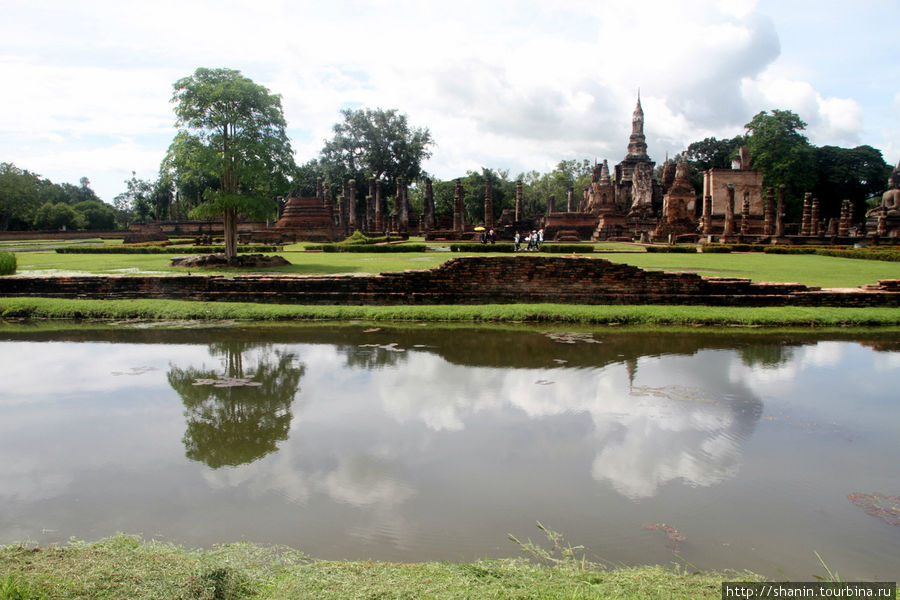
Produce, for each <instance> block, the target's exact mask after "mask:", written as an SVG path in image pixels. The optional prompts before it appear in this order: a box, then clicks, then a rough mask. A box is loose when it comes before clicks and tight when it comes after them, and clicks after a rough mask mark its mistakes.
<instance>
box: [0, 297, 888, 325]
mask: <svg viewBox="0 0 900 600" xmlns="http://www.w3.org/2000/svg"><path fill="white" fill-rule="evenodd" d="M0 318H4V319H108V320H109V319H111V320H127V319H154V320H185V319H190V320H194V319H203V320H249V321H291V320H324V319H330V320H364V321H432V322H438V321H453V322H470V323H481V322H560V323H581V324H597V325H607V324H616V325H673V326H674V325H680V326H699V325H727V326H745V327H754V326H755V327H848V326H900V308H836V307H815V308H810V307H791V306H771V307H747V308H733V307H716V306H654V305H641V306H636V305H626V306H610V305H602V306H586V305H568V304H490V305H475V306H456V305H454V306H301V305H293V304H255V303H243V302H189V301H182V300H78V299H51V298H0Z"/></svg>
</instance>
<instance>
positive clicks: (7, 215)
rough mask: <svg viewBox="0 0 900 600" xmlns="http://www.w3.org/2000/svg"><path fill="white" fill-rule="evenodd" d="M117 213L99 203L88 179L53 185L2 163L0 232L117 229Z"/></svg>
mask: <svg viewBox="0 0 900 600" xmlns="http://www.w3.org/2000/svg"><path fill="white" fill-rule="evenodd" d="M117 216H118V215H117V214H116V210H115V209H114V208H113V207H112V206H110V205H109V204H107V203H105V202H103V201H102V200H100V198H98V197H97V194H95V193H94V190H92V189H91V184H90V181H89V180H88V178H87V177H82V178H81V180H80V181H79V185H77V186H76V185H72V184H70V183H53V182H52V181H50V180H49V179H46V178H44V177H41V176H40V175H38V174H37V173H33V172H31V171H28V170H26V169H20V168H19V167H17V166H16V165H14V164H12V163H0V231H6V230H8V229H12V230H48V229H49V230H60V229H73V230H74V229H95V230H101V229H115V228H116V226H117Z"/></svg>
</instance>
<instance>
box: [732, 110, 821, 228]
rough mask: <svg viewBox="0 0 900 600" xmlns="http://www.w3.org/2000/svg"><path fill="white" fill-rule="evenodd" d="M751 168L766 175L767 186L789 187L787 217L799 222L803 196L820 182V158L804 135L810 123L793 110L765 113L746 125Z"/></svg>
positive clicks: (765, 183) (787, 188)
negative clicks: (818, 164)
mask: <svg viewBox="0 0 900 600" xmlns="http://www.w3.org/2000/svg"><path fill="white" fill-rule="evenodd" d="M744 128H745V129H746V130H747V134H748V136H747V146H748V149H749V150H750V164H751V166H752V167H753V168H754V169H759V170H761V171H762V172H763V185H764V186H766V187H770V186H771V187H777V186H779V185H781V184H784V185H785V186H786V189H785V191H786V195H787V202H788V206H787V213H788V216H789V218H790V219H792V220H796V219H799V216H800V210H801V206H802V199H803V195H804V194H805V193H806V192H810V191H812V187H813V185H814V184H815V182H816V154H815V150H814V148H813V146H812V145H810V143H809V140H808V139H807V138H806V136H805V135H803V133H802V131H803V130H804V129H806V123H805V122H804V121H803V120H801V119H800V117H799V116H798V115H797V114H796V113H794V112H791V111H789V110H778V109H775V110H772V111H770V112H766V111H762V112H760V113H758V114H757V115H756V116H755V117H753V119H752V120H751V121H750V122H749V123H747V124H746V125H744Z"/></svg>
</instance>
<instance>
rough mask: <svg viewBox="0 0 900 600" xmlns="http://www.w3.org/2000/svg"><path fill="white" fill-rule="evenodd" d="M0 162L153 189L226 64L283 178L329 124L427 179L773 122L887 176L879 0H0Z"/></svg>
mask: <svg viewBox="0 0 900 600" xmlns="http://www.w3.org/2000/svg"><path fill="white" fill-rule="evenodd" d="M0 14H2V15H3V18H2V20H0V81H3V82H4V85H3V91H2V93H0V103H2V104H0V106H2V110H0V162H11V163H14V164H15V165H16V166H17V167H19V168H22V169H28V170H29V171H32V172H36V173H39V174H41V175H42V176H44V177H46V178H49V179H50V180H52V181H53V182H55V183H64V182H69V183H73V184H77V183H78V181H79V179H80V178H81V177H87V178H88V179H89V180H90V182H91V187H92V188H93V189H94V191H95V192H97V194H98V195H99V196H100V197H101V198H102V199H103V200H105V201H107V202H112V200H113V198H114V197H115V196H116V195H117V194H119V193H121V192H123V191H125V183H124V181H125V180H126V179H129V178H130V177H131V173H132V171H134V172H135V173H136V175H137V177H139V178H142V179H150V180H153V179H155V178H156V177H157V174H158V170H159V164H160V162H161V161H162V159H163V157H164V156H165V153H166V149H167V148H168V146H169V144H170V143H171V141H172V138H173V137H174V134H175V126H174V125H175V117H174V112H173V106H172V104H171V101H170V100H171V97H172V85H173V83H174V82H175V81H177V80H178V79H180V78H182V77H187V76H190V75H191V74H192V73H193V72H194V71H195V70H196V69H197V68H199V67H206V68H219V67H225V68H230V69H238V70H240V71H241V72H242V73H243V74H244V75H245V76H247V77H249V78H251V79H252V80H253V81H255V82H256V83H258V84H261V85H263V86H265V87H266V88H268V89H269V90H270V91H271V92H272V93H276V94H280V95H281V97H282V105H283V109H284V115H285V119H286V120H287V124H288V129H287V133H288V136H289V138H290V140H291V144H292V147H293V149H294V153H295V156H296V160H297V162H298V164H302V163H305V162H307V161H309V160H311V159H314V158H316V157H317V156H318V154H319V151H320V150H321V149H322V146H323V145H324V142H325V140H327V139H329V138H330V137H331V136H332V127H333V126H334V124H335V123H337V122H339V121H340V120H341V114H340V110H341V109H345V108H351V109H356V108H364V107H365V108H384V109H390V108H395V109H398V110H399V111H400V112H401V113H404V114H406V115H407V118H408V120H409V123H410V125H412V126H413V127H427V128H428V129H429V131H430V132H431V134H432V136H433V138H434V140H435V146H434V147H433V149H432V152H433V155H432V157H431V158H430V159H428V161H426V163H425V164H424V168H425V169H426V171H427V172H428V173H430V174H431V175H432V176H433V177H436V178H438V179H443V180H447V179H453V178H456V177H460V176H465V174H466V172H467V171H479V170H480V169H481V168H484V167H486V168H491V169H501V170H507V171H508V172H509V176H510V177H516V176H517V175H519V174H520V173H524V172H528V171H539V172H546V171H550V170H552V169H553V168H554V166H555V165H556V164H557V163H559V162H560V161H561V160H571V159H575V160H583V159H588V160H591V161H593V160H599V161H602V160H604V159H607V160H608V161H609V163H610V165H614V164H616V163H618V162H619V161H621V160H622V159H623V158H624V157H625V154H626V148H627V145H628V136H629V134H630V133H631V115H632V111H633V110H634V107H635V103H636V100H637V97H638V93H640V98H641V104H642V106H643V109H644V114H645V128H644V132H645V134H646V136H647V145H648V153H649V155H650V157H651V158H652V159H653V160H655V161H656V162H657V163H661V162H662V161H663V160H664V159H665V158H666V156H669V157H672V156H674V155H675V154H676V153H678V152H682V151H684V150H685V149H686V147H687V146H688V145H689V144H690V143H692V142H695V141H699V140H702V139H704V138H706V137H710V136H713V137H716V138H719V139H723V138H731V137H733V136H736V135H740V134H742V133H744V125H745V124H746V123H748V122H749V121H750V120H751V119H752V118H753V116H754V115H756V114H757V113H759V112H761V111H768V110H773V109H781V110H792V111H794V112H795V113H797V114H798V115H799V116H800V118H801V119H802V120H803V121H805V122H806V123H807V124H808V126H807V128H806V130H805V134H806V135H807V136H808V138H809V140H810V142H811V143H813V144H815V145H817V146H824V145H836V146H842V147H847V148H852V147H855V146H858V145H864V144H865V145H870V146H873V147H875V148H876V149H878V150H881V152H882V154H883V156H884V159H885V161H887V162H888V163H889V164H891V165H896V164H897V163H898V161H900V35H898V27H900V0H856V1H854V2H848V1H846V0H840V1H838V0H789V1H785V0H616V1H611V0H552V1H551V0H520V1H513V0H490V1H487V0H454V2H447V1H446V0H441V1H432V0H330V1H328V2H322V1H317V0H300V1H288V0H254V1H253V2H248V1H240V0H215V1H212V0H178V1H174V0H156V1H154V2H146V1H145V0H144V1H140V2H138V1H131V0H81V1H80V2H77V3H75V2H71V1H70V0H21V1H20V0H0Z"/></svg>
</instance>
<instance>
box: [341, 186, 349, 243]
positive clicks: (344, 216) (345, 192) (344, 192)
mask: <svg viewBox="0 0 900 600" xmlns="http://www.w3.org/2000/svg"><path fill="white" fill-rule="evenodd" d="M340 213H341V228H342V229H343V231H344V237H347V236H349V235H350V218H349V217H350V214H349V213H350V185H349V184H348V183H347V182H346V181H345V182H344V185H343V187H342V188H341V210H340Z"/></svg>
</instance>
